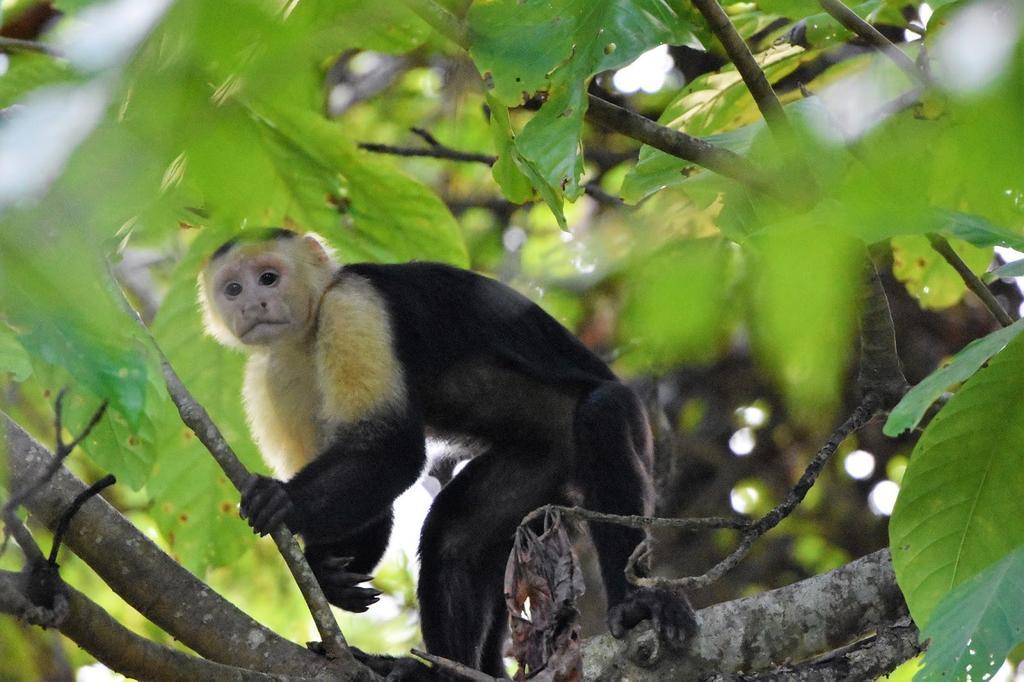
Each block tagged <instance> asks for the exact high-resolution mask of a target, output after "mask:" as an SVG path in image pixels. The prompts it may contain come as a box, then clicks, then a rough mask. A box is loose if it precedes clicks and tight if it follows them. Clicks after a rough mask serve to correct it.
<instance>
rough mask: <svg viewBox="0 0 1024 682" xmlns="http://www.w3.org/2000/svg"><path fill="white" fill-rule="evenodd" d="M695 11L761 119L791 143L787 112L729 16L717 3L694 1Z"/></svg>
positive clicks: (706, 0) (703, 0) (707, 0)
mask: <svg viewBox="0 0 1024 682" xmlns="http://www.w3.org/2000/svg"><path fill="white" fill-rule="evenodd" d="M693 5H694V7H696V8H697V10H698V11H699V12H700V13H701V14H702V15H704V19H705V20H706V21H707V22H708V27H709V28H710V29H711V32H712V33H714V34H715V37H717V38H718V41H719V42H720V43H721V44H722V47H723V48H725V53H726V54H727V55H729V59H730V60H731V61H732V63H733V64H735V65H736V70H737V71H738V72H739V74H740V76H741V77H742V78H743V82H744V83H745V84H746V86H747V89H748V90H750V94H751V95H752V96H753V98H754V102H756V103H757V108H758V109H760V110H761V115H762V116H764V120H765V121H766V122H767V123H768V127H769V128H771V129H772V131H773V132H774V133H776V134H777V135H779V136H781V137H782V138H783V139H784V140H788V139H790V136H791V133H792V130H791V129H790V125H789V119H788V118H787V117H786V112H785V111H783V110H782V104H781V103H780V102H779V98H778V97H776V96H775V91H774V90H772V86H771V83H769V82H768V78H767V77H766V76H765V75H764V71H762V70H761V67H760V66H758V65H757V61H756V60H755V59H754V55H753V54H751V52H750V48H749V47H747V44H746V43H745V42H744V41H743V38H742V37H741V36H740V34H739V32H738V31H737V30H736V27H735V26H733V24H732V22H731V21H729V15H727V14H726V13H725V10H723V9H722V6H721V5H719V4H718V0H693Z"/></svg>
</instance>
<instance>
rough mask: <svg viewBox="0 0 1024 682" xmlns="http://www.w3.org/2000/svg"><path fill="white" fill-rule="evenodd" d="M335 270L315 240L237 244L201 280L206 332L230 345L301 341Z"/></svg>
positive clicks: (259, 344) (277, 240) (213, 264)
mask: <svg viewBox="0 0 1024 682" xmlns="http://www.w3.org/2000/svg"><path fill="white" fill-rule="evenodd" d="M335 267H336V266H334V263H333V262H332V261H331V259H330V256H329V255H328V253H327V252H326V250H325V249H324V247H323V245H322V244H321V243H320V242H319V241H318V240H317V239H316V238H315V237H313V236H310V235H307V236H305V237H301V236H296V237H294V238H291V239H275V240H271V241H266V242H260V243H244V242H242V243H240V244H237V245H236V246H234V247H233V248H232V249H231V250H230V251H228V252H227V253H226V254H224V255H223V256H221V257H220V258H217V259H216V260H214V261H213V262H211V263H210V264H209V265H208V266H207V267H206V268H205V269H204V271H203V273H202V274H201V275H200V277H199V288H200V301H201V302H202V307H203V316H204V319H205V322H206V330H207V332H208V333H209V334H211V335H212V336H213V337H214V338H216V339H217V340H218V341H220V342H221V343H223V344H225V345H229V346H267V345H271V344H274V343H277V342H280V341H289V340H292V341H297V340H301V339H303V338H305V337H306V336H307V335H308V333H309V331H310V330H311V329H312V326H313V324H314V322H315V316H316V311H317V307H318V305H319V301H320V296H321V295H322V294H323V292H324V290H325V288H326V286H327V285H328V283H329V282H330V280H331V276H332V275H333V272H334V269H335Z"/></svg>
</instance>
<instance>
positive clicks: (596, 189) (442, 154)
mask: <svg viewBox="0 0 1024 682" xmlns="http://www.w3.org/2000/svg"><path fill="white" fill-rule="evenodd" d="M412 131H413V132H414V133H416V134H417V135H419V136H420V137H423V138H424V139H425V140H427V141H428V143H429V144H430V147H428V148H426V149H422V148H418V147H396V146H393V145H388V144H375V143H371V142H360V143H359V148H360V149H365V150H366V151H368V152H373V153H375V154H391V155H393V156H406V157H423V158H428V159H443V160H448V161H459V162H465V163H482V164H485V165H488V166H493V165H494V164H495V163H496V162H497V161H498V157H496V156H491V155H490V154H478V153H476V152H464V151H460V150H458V149H452V148H451V147H448V146H446V145H443V144H441V143H440V142H438V141H437V140H436V139H435V138H434V137H433V136H432V135H430V133H428V132H427V131H425V130H423V129H421V128H413V129H412ZM583 191H584V192H585V193H586V194H587V195H588V196H590V197H591V198H592V199H594V200H595V201H597V202H598V203H602V204H608V205H612V206H619V205H622V199H619V198H618V197H613V196H612V195H610V194H608V193H607V192H605V191H604V190H603V189H601V186H600V185H598V184H597V183H594V182H588V183H587V184H585V185H584V186H583Z"/></svg>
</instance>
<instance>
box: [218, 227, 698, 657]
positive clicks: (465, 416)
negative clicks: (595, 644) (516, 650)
mask: <svg viewBox="0 0 1024 682" xmlns="http://www.w3.org/2000/svg"><path fill="white" fill-rule="evenodd" d="M199 291H200V295H199V298H200V301H201V306H202V309H203V315H204V319H205V324H206V329H207V331H208V333H209V334H211V335H212V336H213V337H214V338H216V339H217V340H218V341H220V342H221V343H223V344H225V345H228V346H233V347H237V348H242V349H244V350H245V351H246V352H247V353H248V355H249V359H248V364H247V365H246V369H245V382H244V388H243V394H242V396H243V399H244V402H245V408H246V412H247V415H248V419H249V425H250V427H251V429H252V433H253V435H254V437H255V440H256V442H257V444H258V445H259V448H260V451H261V452H262V454H263V457H264V459H265V461H266V462H267V464H268V465H269V466H270V468H271V469H272V470H273V471H274V474H275V476H276V478H269V477H266V476H254V477H253V478H252V480H251V482H250V483H249V485H248V486H247V487H246V489H245V490H244V491H243V492H242V501H241V514H242V516H243V517H244V518H246V519H247V520H248V522H249V525H250V526H252V528H253V530H254V531H255V532H257V533H259V534H260V535H265V534H266V533H269V532H270V531H271V530H273V529H274V528H275V527H276V526H277V525H278V524H281V523H284V524H285V525H286V526H287V527H288V528H289V529H290V530H291V531H292V532H294V533H298V534H299V535H301V536H302V538H303V540H304V542H305V555H306V558H307V559H308V560H309V564H310V566H311V567H312V569H313V572H314V573H315V574H316V577H317V579H318V580H319V582H320V584H321V586H322V587H323V589H324V593H325V594H326V595H327V599H328V600H329V601H330V602H331V603H332V604H334V605H336V606H338V607H340V608H342V609H345V610H348V611H357V612H358V611H365V610H366V609H367V608H368V607H369V605H370V604H372V603H373V602H375V601H376V600H377V596H378V595H379V592H378V591H377V590H374V589H373V588H370V587H366V586H361V585H360V583H363V582H365V581H367V580H369V579H370V576H369V575H368V574H369V573H370V571H372V570H373V568H374V567H375V566H376V564H377V562H378V561H379V560H380V557H381V555H382V554H383V552H384V549H385V547H386V546H387V543H388V538H389V536H390V534H391V526H392V503H393V502H394V500H395V498H396V497H398V496H399V495H400V494H401V493H402V492H403V491H404V490H406V489H407V488H409V487H410V486H411V485H413V483H415V482H416V480H417V478H418V477H419V475H420V472H421V470H422V469H423V468H424V464H425V462H426V454H425V438H426V436H427V435H428V434H429V435H431V436H438V437H442V438H453V439H454V438H458V439H465V438H469V439H473V440H474V441H478V442H480V443H482V444H483V447H482V448H481V452H480V454H478V455H477V456H476V457H475V458H473V459H472V460H471V461H470V462H469V463H468V464H467V465H466V466H465V468H464V469H463V470H462V471H461V472H459V473H458V474H457V475H456V476H455V477H454V479H453V480H452V481H451V482H450V483H448V484H447V485H446V486H445V487H444V488H443V489H442V490H441V492H440V493H439V494H438V495H437V498H436V499H435V500H434V503H433V505H432V506H431V508H430V512H429V514H428V515H427V518H426V521H425V523H424V526H423V531H422V535H421V539H420V547H419V553H420V562H421V567H420V581H419V586H418V594H419V601H420V619H421V625H422V629H423V639H424V642H425V644H426V647H427V649H428V650H429V651H430V653H433V654H436V655H439V656H443V657H445V658H449V659H453V660H455V661H458V662H460V663H464V664H466V665H468V666H470V667H472V668H476V669H478V670H482V671H483V672H485V673H487V674H489V675H493V676H497V677H502V676H504V674H505V668H504V665H503V663H502V648H503V643H504V640H505V638H506V634H507V614H506V608H505V603H504V598H503V594H502V592H503V585H502V583H503V577H504V571H505V563H506V561H507V558H508V555H509V551H510V550H511V548H512V542H513V538H514V535H515V531H516V528H517V526H518V525H519V523H520V522H521V521H522V519H523V517H524V516H525V515H526V514H527V513H529V512H530V511H532V510H533V509H536V508H537V507H540V506H542V505H546V504H569V503H578V504H581V505H582V506H584V507H586V508H588V509H592V510H595V511H600V512H607V513H611V514H648V513H650V510H651V483H650V473H649V472H650V467H651V456H652V455H651V434H650V429H649V427H648V423H647V418H646V415H645V414H644V410H643V408H642V406H641V404H640V402H639V400H638V399H637V397H636V395H635V394H634V393H633V391H631V390H630V389H629V388H627V387H626V386H625V385H623V384H622V383H621V382H619V381H618V379H616V377H615V375H614V374H612V372H611V370H609V369H608V367H607V366H606V365H605V364H604V363H603V362H602V361H601V360H599V359H598V358H597V357H596V356H595V355H594V354H593V353H591V352H590V351H589V350H587V349H586V348H585V347H584V346H583V345H582V344H581V343H580V342H579V341H578V340H577V339H576V338H575V337H574V336H573V335H572V334H571V333H569V332H568V331H567V330H566V329H565V328H564V327H562V326H561V325H560V324H558V322H556V321H555V320H554V319H553V318H552V317H551V316H549V315H548V314H547V313H545V312H544V311H543V310H541V309H540V308H539V307H538V306H536V305H534V304H533V303H532V302H530V301H529V300H528V299H526V298H525V297H524V296H522V295H520V294H518V293H516V292H515V291H513V290H512V289H510V288H508V287H506V286H504V285H503V284H500V283H498V282H496V281H494V280H492V279H488V278H487V277H483V276H481V275H477V274H474V273H472V272H468V271H465V270H459V269H457V268H453V267H449V266H446V265H440V264H435V263H415V262H414V263H407V264H404V265H373V264H368V263H359V264H349V265H339V264H338V263H337V262H336V261H335V260H334V258H333V255H332V252H331V251H330V250H329V248H328V247H326V246H325V245H324V243H323V242H322V241H321V240H320V239H319V238H318V237H317V236H315V235H311V234H309V235H299V234H297V233H295V232H292V231H289V230H284V229H267V230H255V231H246V232H245V233H244V234H243V235H242V236H240V237H238V238H236V239H232V240H230V241H228V242H227V243H225V244H224V245H222V246H221V247H220V248H218V249H217V250H216V251H215V252H214V253H213V255H212V256H211V257H210V260H209V262H208V264H207V265H206V267H205V268H204V270H203V272H202V273H201V275H200V277H199ZM590 532H591V537H592V539H593V542H594V545H595V547H596V549H597V555H598V559H599V563H600V566H601V574H602V577H603V581H604V585H605V591H606V594H607V598H608V625H609V628H610V630H611V632H612V634H613V635H615V636H616V637H622V636H623V635H624V634H625V633H626V631H627V630H628V629H629V628H631V627H633V626H635V625H636V624H637V623H639V622H640V621H641V620H645V619H649V620H651V621H652V623H653V625H654V627H655V628H656V629H657V630H658V632H659V634H660V635H661V636H662V637H663V639H665V640H666V641H667V642H669V643H673V644H680V643H682V642H683V641H684V640H685V638H686V637H687V635H688V634H689V633H690V632H691V631H692V630H693V628H694V616H693V612H692V609H691V608H690V606H689V604H688V603H687V602H686V600H685V597H682V596H681V595H678V594H675V593H671V592H668V591H664V590H659V589H645V588H636V587H634V586H632V585H630V584H629V583H628V582H627V581H626V578H625V576H624V569H625V567H626V563H627V561H628V559H629V556H630V554H631V553H632V552H633V550H634V548H636V546H637V544H638V543H639V542H641V541H642V540H643V539H644V532H643V531H641V530H637V529H633V528H626V527H622V526H615V525H610V524H602V523H591V524H590Z"/></svg>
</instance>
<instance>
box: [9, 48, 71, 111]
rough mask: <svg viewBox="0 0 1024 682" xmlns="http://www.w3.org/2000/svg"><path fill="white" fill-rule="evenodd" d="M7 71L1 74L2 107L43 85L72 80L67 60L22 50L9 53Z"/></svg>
mask: <svg viewBox="0 0 1024 682" xmlns="http://www.w3.org/2000/svg"><path fill="white" fill-rule="evenodd" d="M7 58H8V59H9V60H10V62H9V64H8V66H7V71H6V72H5V73H4V74H3V75H2V76H0V107H9V106H11V105H12V104H14V103H15V102H16V101H18V99H20V98H21V97H23V96H24V95H25V94H26V93H28V92H30V91H32V90H35V89H36V88H38V87H41V86H43V85H51V84H53V83H60V82H63V81H67V80H70V79H71V78H72V73H71V70H70V69H69V68H68V65H67V63H66V62H64V61H62V60H59V59H56V58H54V57H50V56H47V55H43V54H36V53H32V52H21V53H15V54H12V55H9V56H8V57H7Z"/></svg>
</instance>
